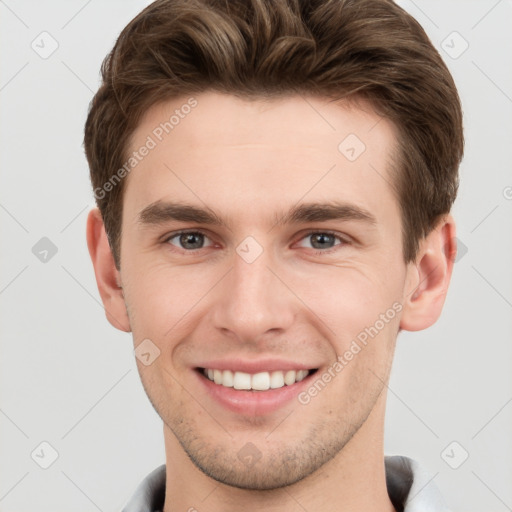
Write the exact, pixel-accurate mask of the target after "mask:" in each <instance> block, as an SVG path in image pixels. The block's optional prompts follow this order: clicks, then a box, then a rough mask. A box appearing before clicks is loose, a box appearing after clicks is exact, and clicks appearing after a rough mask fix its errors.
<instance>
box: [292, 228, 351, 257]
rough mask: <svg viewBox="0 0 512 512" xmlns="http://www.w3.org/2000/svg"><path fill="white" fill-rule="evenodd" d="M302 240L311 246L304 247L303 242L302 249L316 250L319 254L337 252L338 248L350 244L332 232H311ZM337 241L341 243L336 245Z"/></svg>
mask: <svg viewBox="0 0 512 512" xmlns="http://www.w3.org/2000/svg"><path fill="white" fill-rule="evenodd" d="M301 240H302V241H305V242H306V243H309V245H303V244H304V242H301V243H300V244H299V245H300V246H301V247H309V248H312V249H316V250H317V252H318V253H329V252H331V251H332V250H336V247H337V246H341V245H345V244H346V243H348V242H347V241H346V240H344V239H343V238H341V237H340V236H338V235H336V234H335V233H332V232H330V231H310V232H309V233H307V234H306V235H305V236H304V237H303V238H302V239H301ZM337 241H339V243H336V242H337Z"/></svg>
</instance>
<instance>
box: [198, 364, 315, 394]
mask: <svg viewBox="0 0 512 512" xmlns="http://www.w3.org/2000/svg"><path fill="white" fill-rule="evenodd" d="M203 374H204V375H205V377H207V378H208V379H209V380H211V381H213V382H215V384H219V385H221V386H225V387H228V388H235V389H246V390H250V389H253V390H256V391H267V390H268V389H279V388H282V387H284V386H285V385H286V386H291V385H292V384H295V382H300V381H301V380H303V379H305V378H306V377H307V376H308V375H309V371H308V370H288V371H275V372H259V373H255V374H252V375H251V374H250V373H245V372H232V371H231V370H213V369H210V368H208V369H204V370H203Z"/></svg>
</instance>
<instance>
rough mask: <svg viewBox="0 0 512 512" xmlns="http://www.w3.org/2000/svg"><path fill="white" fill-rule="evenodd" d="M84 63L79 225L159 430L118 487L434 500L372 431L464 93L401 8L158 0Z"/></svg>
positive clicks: (331, 507)
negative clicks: (87, 85)
mask: <svg viewBox="0 0 512 512" xmlns="http://www.w3.org/2000/svg"><path fill="white" fill-rule="evenodd" d="M102 72H103V84H102V86H101V87H100V89H99V91H98V93H97V94H96V96H95V98H94V99H93V101H92V103H91V108H90V112H89V116H88V119H87V123H86V129H85V150H86V154H87V158H88V161H89V165H90V170H91V179H92V183H93V188H94V192H95V196H96V199H97V203H98V209H94V210H92V211H91V212H90V214H89V217H88V226H87V241H88V246H89V251H90V254H91V258H92V262H93V265H94V270H95V274H96V280H97V284H98V288H99V291H100V295H101V298H102V301H103V304H104V306H105V311H106V315H107V318H108V320H109V322H110V323H111V324H112V325H113V326H114V327H116V328H118V329H120V330H122V331H126V332H132V334H133V340H134V346H135V353H136V355H137V364H138V369H139V373H140V376H141V379H142V383H143V385H144V388H145V390H146V392H147V395H148V397H149V399H150V401H151V403H152V404H153V406H154V408H155V410H156V411H157V413H158V414H159V416H160V417H161V418H162V420H163V424H164V440H165V448H166V464H165V465H164V466H161V467H160V468H157V469H156V470H155V471H154V472H153V473H151V474H150V475H148V477H147V478H146V479H145V480H144V482H142V484H141V485H140V487H139V489H138V490H137V492H136V493H135V495H134V496H133V498H132V499H131V500H130V502H129V503H128V505H127V506H126V508H125V509H124V510H125V511H126V512H142V511H144V512H145V511H148V512H149V511H157V510H158V511H164V512H170V511H176V510H183V511H185V510H190V511H193V510H199V511H203V510H206V511H210V512H217V511H223V512H226V511H235V510H237V511H238V510H244V509H245V510H251V511H259V510H280V511H292V510H308V511H317V510H322V511H335V510H336V511H342V512H346V511H356V510H361V511H362V510H365V511H369V510H379V511H384V510H386V511H402V510H406V511H407V512H412V511H413V510H422V511H426V510H436V511H439V510H446V509H445V508H443V507H444V506H443V504H442V502H441V499H440V497H439V495H438V493H437V492H436V490H435V489H434V487H433V485H432V484H429V485H428V486H426V484H427V482H428V479H425V477H424V474H423V473H422V471H421V469H420V467H419V466H418V464H417V463H416V462H415V461H413V460H411V459H408V458H406V457H385V456H384V453H383V435H384V432H383V430H384V413H385V402H386V389H387V388H386V384H387V382H388V380H389V375H390V369H391V363H392V358H393V353H394V349H395V344H396V338H397V335H398V333H399V331H400V330H402V329H404V330H409V331H415V330H421V329H425V328H427V327H429V326H430V325H432V324H433V323H434V322H435V321H436V320H437V318H438V317H439V315H440V313H441V310H442V307H443V303H444V299H445V296H446V293H447V289H448V285H449V281H450V277H451V273H452V267H453V260H454V256H455V252H456V247H455V243H454V237H455V224H454V220H453V218H452V216H451V214H450V209H451V205H452V203H453V201H454V199H455V196H456V191H457V184H458V166H459V163H460V160H461V158H462V154H463V132H462V112H461V107H460V100H459V97H458V95H457V91H456V88H455V85H454V83H453V80H452V78H451V76H450V74H449V72H448V70H447V68H446V66H445V65H444V63H443V61H442V59H441V58H440V56H439V54H438V53H437V51H436V50H435V49H434V48H433V46H432V45H431V43H430V41H429V40H428V38H427V36H426V35H425V33H424V31H423V30H422V28H421V27H420V25H419V24H418V23H417V22H416V21H415V20H414V19H413V18H411V17H410V16H409V15H408V14H407V13H405V12H404V11H403V10H402V9H401V8H400V7H398V6H397V5H395V4H394V3H393V2H392V1H390V0H357V1H353V0H352V1H351V0H336V1H327V0H325V1H320V0H318V1H316V2H300V1H295V0H288V1H286V0H279V1H276V0H273V1H270V0H267V1H263V0H252V1H250V2H249V1H240V0H239V1H230V2H228V1H227V0H226V1H214V0H195V1H190V0H158V1H157V2H154V3H153V4H151V5H150V6H148V7H147V8H146V9H144V10H143V11H142V12H141V13H140V14H139V15H138V16H137V17H136V18H135V19H134V20H132V21H131V22H130V24H129V25H128V26H127V27H126V28H125V29H124V30H123V32H122V33H121V35H120V37H119V39H118V40H117V42H116V44H115V46H114V48H113V50H112V52H111V54H110V55H109V56H108V58H107V59H106V60H105V62H104V65H103V68H102ZM398 428H399V427H398Z"/></svg>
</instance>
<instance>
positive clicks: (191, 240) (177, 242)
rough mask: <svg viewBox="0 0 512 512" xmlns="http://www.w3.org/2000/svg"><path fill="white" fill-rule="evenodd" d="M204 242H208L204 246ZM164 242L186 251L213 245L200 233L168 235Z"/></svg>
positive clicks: (190, 232)
mask: <svg viewBox="0 0 512 512" xmlns="http://www.w3.org/2000/svg"><path fill="white" fill-rule="evenodd" d="M206 240H208V241H209V243H207V244H206V245H205V241H206ZM164 242H165V243H169V244H171V245H174V246H177V247H179V248H180V249H185V250H186V251H194V250H198V249H203V248H204V247H209V246H210V245H213V243H212V242H211V240H209V238H208V237H207V236H206V235H205V234H204V233H202V232H201V231H180V232H179V233H174V234H172V235H170V236H169V237H168V238H166V239H165V240H164Z"/></svg>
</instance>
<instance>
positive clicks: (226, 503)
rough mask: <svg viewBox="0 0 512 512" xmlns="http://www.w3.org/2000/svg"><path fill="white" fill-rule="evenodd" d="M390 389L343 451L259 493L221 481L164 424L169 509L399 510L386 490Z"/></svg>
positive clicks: (226, 511)
mask: <svg viewBox="0 0 512 512" xmlns="http://www.w3.org/2000/svg"><path fill="white" fill-rule="evenodd" d="M385 399H386V397H385V393H382V394H381V396H380V398H379V400H378V402H377V403H376V404H375V407H374V409H373V410H372V412H371V414H370V416H368V418H367V420H366V422H365V423H364V424H363V425H362V426H361V428H360V429H359V430H358V432H357V433H356V434H355V435H354V436H353V437H352V439H351V440H350V442H349V443H347V445H345V447H344V448H343V450H341V452H339V453H338V454H337V455H336V456H335V457H334V458H333V459H331V460H330V461H329V462H328V463H326V464H324V465H323V466H322V467H321V468H319V469H318V470H317V471H315V472H314V473H312V474H311V475H309V476H308V477H306V478H304V479H302V480H300V481H299V482H296V483H294V484H292V485H289V486H286V487H282V488H278V489H272V490H268V491H254V490H245V489H239V488H236V487H231V486H229V485H225V484H223V483H219V482H217V481H215V480H213V479H212V478H210V477H209V476H207V475H205V474H204V473H203V472H202V471H200V470H199V469H198V468H197V467H196V466H195V465H194V464H193V463H192V462H191V461H190V459H189V458H188V456H187V455H186V453H185V452H184V450H183V448H182V447H181V445H180V444H179V443H178V441H177V440H176V438H175V436H174V434H173V433H172V432H171V431H170V430H169V429H168V428H167V427H165V426H164V438H165V448H166V475H167V476H166V495H165V505H164V512H176V511H190V512H194V511H196V512H203V511H204V510H207V511H208V512H235V511H236V512H238V511H240V510H250V511H251V512H260V511H262V512H263V511H279V512H292V511H293V512H296V511H298V510H308V511H310V512H314V511H319V510H321V511H322V512H349V511H350V512H356V511H361V512H362V511H364V512H395V509H394V508H393V505H392V503H391V501H390V499H389V496H388V493H387V488H386V475H385V467H384V451H383V432H384V406H385Z"/></svg>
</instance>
